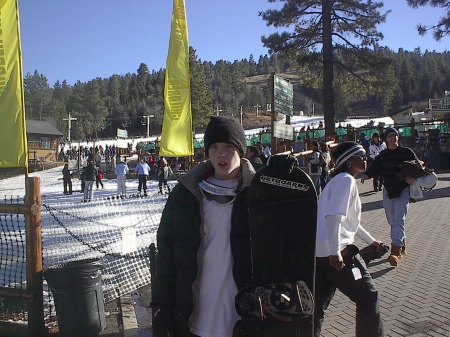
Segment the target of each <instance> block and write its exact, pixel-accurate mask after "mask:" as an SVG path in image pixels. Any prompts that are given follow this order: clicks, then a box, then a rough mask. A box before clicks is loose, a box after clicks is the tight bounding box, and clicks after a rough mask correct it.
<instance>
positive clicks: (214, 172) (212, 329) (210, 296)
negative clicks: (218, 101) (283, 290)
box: [152, 117, 436, 337]
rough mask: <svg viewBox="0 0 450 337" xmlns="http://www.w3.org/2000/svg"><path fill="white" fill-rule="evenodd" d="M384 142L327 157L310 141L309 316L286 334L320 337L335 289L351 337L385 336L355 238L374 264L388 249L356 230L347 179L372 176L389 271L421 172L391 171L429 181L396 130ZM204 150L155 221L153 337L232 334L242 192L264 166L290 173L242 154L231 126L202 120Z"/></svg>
mask: <svg viewBox="0 0 450 337" xmlns="http://www.w3.org/2000/svg"><path fill="white" fill-rule="evenodd" d="M383 136H384V137H383V138H384V139H385V140H386V144H385V143H384V142H382V141H381V140H380V135H379V134H373V135H372V139H371V140H368V142H366V140H367V139H364V143H363V142H361V143H360V144H358V143H357V142H354V141H345V142H342V143H339V144H338V145H337V146H336V147H335V148H334V149H333V151H332V153H330V149H329V148H328V146H327V143H325V142H312V147H313V153H312V155H311V157H310V158H309V160H308V172H309V174H310V176H311V179H312V181H313V184H314V186H315V188H316V191H317V195H318V217H317V238H316V275H315V280H316V281H315V292H314V300H315V314H314V319H309V320H303V321H302V322H301V323H300V324H299V329H298V330H297V333H296V334H295V336H315V337H319V336H320V331H321V326H322V322H323V319H324V311H325V310H326V309H327V308H329V304H330V302H331V300H332V298H333V296H334V293H335V291H336V289H339V290H341V291H342V292H343V293H344V294H345V295H346V296H347V297H348V298H349V299H350V300H351V301H353V302H355V304H356V332H355V335H356V336H357V337H371V336H384V332H383V322H382V315H381V313H380V308H379V295H378V291H377V289H376V287H375V284H374V282H373V280H372V278H371V276H370V273H369V271H368V267H367V264H368V260H365V259H364V258H363V256H362V255H361V254H360V251H359V248H358V247H357V246H356V245H355V237H359V238H360V239H362V240H363V241H364V242H365V243H366V244H367V245H368V247H367V248H371V251H372V252H373V254H374V255H375V256H377V257H381V256H382V255H383V254H384V253H385V252H386V251H388V247H387V245H385V244H384V243H382V242H381V241H380V240H377V239H376V238H374V237H373V236H372V235H371V234H370V233H369V232H368V231H367V230H366V229H364V228H363V226H361V201H360V197H359V192H358V187H357V183H356V179H357V178H358V177H360V176H361V175H362V180H361V181H362V182H364V181H365V180H367V179H370V178H372V179H373V180H374V183H373V184H374V185H373V186H374V191H375V192H378V191H380V190H383V204H384V209H385V213H386V218H387V222H388V223H389V225H390V226H391V252H390V255H389V258H388V262H389V263H390V264H391V265H392V266H396V265H398V264H399V261H400V259H401V258H403V257H404V256H405V254H406V232H405V219H406V215H407V211H408V205H409V200H410V186H412V185H414V184H417V183H419V180H420V177H419V176H420V174H419V175H414V174H408V173H405V174H403V175H399V174H398V172H399V171H400V167H401V165H403V164H404V163H405V162H408V163H411V162H414V163H415V165H418V166H420V167H421V169H422V171H423V172H424V175H427V176H428V175H431V173H430V172H428V171H427V170H426V168H424V167H423V166H422V162H420V161H419V160H418V158H417V156H416V155H415V153H414V152H413V151H412V150H411V149H410V148H407V147H403V146H401V145H400V143H399V133H398V131H397V130H396V129H395V128H387V129H386V130H385V132H384V135H383ZM204 142H205V151H206V154H207V157H208V159H207V160H206V161H203V162H201V163H199V164H198V165H197V166H196V167H194V168H193V169H192V170H190V171H188V172H187V174H186V175H184V176H182V177H181V178H180V179H179V183H178V184H177V185H176V186H175V188H174V189H173V191H172V192H171V194H170V197H169V199H168V201H167V203H166V205H165V208H164V211H163V214H162V217H161V222H160V226H159V229H158V233H157V246H158V252H157V255H156V273H155V275H154V277H152V297H153V298H152V309H153V314H154V319H153V335H154V336H155V337H162V336H190V337H199V336H200V337H208V336H217V337H231V336H233V329H234V327H235V325H236V323H237V322H238V321H239V320H240V317H239V315H238V314H237V312H236V308H235V296H236V294H237V292H238V289H242V288H243V287H246V286H249V285H251V282H252V281H251V280H252V263H251V248H250V247H251V244H250V240H251V238H250V233H249V213H248V212H249V211H248V188H249V185H250V183H251V181H252V179H253V177H254V175H255V174H256V172H257V171H259V170H261V169H262V168H263V167H264V165H268V166H271V169H272V170H275V171H277V172H279V173H286V172H284V171H283V170H286V169H287V168H290V169H292V167H293V166H298V162H297V159H295V157H293V156H289V155H287V156H286V155H282V156H277V155H273V156H271V155H269V156H267V157H266V156H265V155H264V149H262V148H261V146H260V144H257V146H246V139H245V135H244V130H243V129H242V126H241V125H240V124H239V123H238V122H237V121H236V120H235V119H232V118H227V117H211V120H210V122H209V124H208V126H207V128H206V131H205V136H204ZM383 144H384V145H383ZM269 158H270V159H269ZM267 159H269V160H267ZM280 163H282V164H283V165H280ZM279 170H281V171H279ZM435 182H436V181H434V183H435ZM272 319H276V317H272ZM248 327H249V329H250V330H249V331H247V332H246V333H247V334H245V336H254V337H256V336H261V331H260V330H257V329H256V325H255V326H251V325H249V326H248ZM252 329H253V330H252ZM264 333H265V334H263V335H264V336H272V337H277V336H278V335H274V334H271V332H270V331H265V332H264ZM288 335H289V334H287V335H286V336H288Z"/></svg>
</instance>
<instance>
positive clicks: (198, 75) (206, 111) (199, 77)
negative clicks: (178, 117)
mask: <svg viewBox="0 0 450 337" xmlns="http://www.w3.org/2000/svg"><path fill="white" fill-rule="evenodd" d="M189 69H190V75H191V111H192V123H193V126H194V129H195V127H201V126H203V125H206V124H208V120H209V116H210V115H211V112H212V96H213V95H212V92H211V90H210V89H209V88H208V87H207V85H206V78H205V72H204V70H203V67H202V65H201V63H200V62H199V61H198V60H197V55H196V52H195V49H194V48H192V47H190V48H189Z"/></svg>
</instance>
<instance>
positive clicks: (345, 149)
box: [333, 142, 366, 168]
mask: <svg viewBox="0 0 450 337" xmlns="http://www.w3.org/2000/svg"><path fill="white" fill-rule="evenodd" d="M365 154H366V151H365V150H364V148H363V147H362V146H361V145H359V144H357V143H355V142H343V143H340V144H339V145H338V146H337V147H336V149H335V150H334V151H333V161H334V164H335V165H336V168H338V167H339V166H341V165H342V164H344V163H345V161H346V160H347V159H349V158H350V157H353V156H356V155H362V156H363V155H365Z"/></svg>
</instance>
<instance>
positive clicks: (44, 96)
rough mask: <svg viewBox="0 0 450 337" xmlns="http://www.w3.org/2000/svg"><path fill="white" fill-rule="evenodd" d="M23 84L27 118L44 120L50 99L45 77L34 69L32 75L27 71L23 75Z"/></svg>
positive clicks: (46, 116) (50, 94)
mask: <svg viewBox="0 0 450 337" xmlns="http://www.w3.org/2000/svg"><path fill="white" fill-rule="evenodd" d="M23 86H24V96H25V111H26V113H27V118H29V119H38V120H46V119H47V118H48V108H49V105H50V102H51V100H52V92H51V90H50V87H49V85H48V80H47V78H46V77H45V76H44V75H42V74H39V72H38V71H37V70H35V71H34V73H33V75H31V74H29V73H28V74H26V75H25V78H24V80H23Z"/></svg>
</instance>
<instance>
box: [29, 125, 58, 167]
mask: <svg viewBox="0 0 450 337" xmlns="http://www.w3.org/2000/svg"><path fill="white" fill-rule="evenodd" d="M26 127H27V140H28V159H29V160H30V161H40V162H44V161H56V158H57V156H58V146H59V141H60V139H61V137H63V134H62V132H61V131H59V130H58V129H57V128H56V127H55V126H53V125H52V124H50V123H49V122H47V121H37V120H27V121H26Z"/></svg>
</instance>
